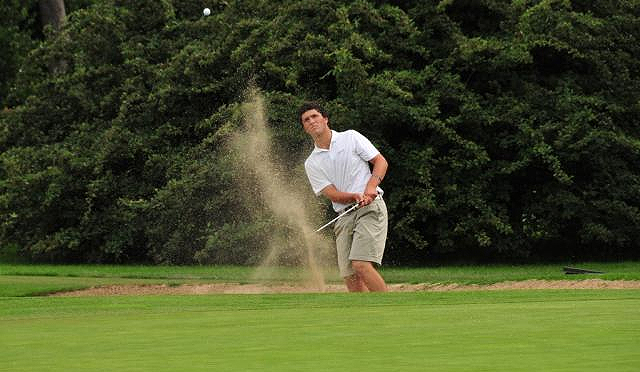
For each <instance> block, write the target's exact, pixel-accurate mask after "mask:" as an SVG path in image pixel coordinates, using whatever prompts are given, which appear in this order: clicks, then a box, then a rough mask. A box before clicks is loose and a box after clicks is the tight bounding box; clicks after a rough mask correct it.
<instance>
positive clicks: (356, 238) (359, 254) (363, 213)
mask: <svg viewBox="0 0 640 372" xmlns="http://www.w3.org/2000/svg"><path fill="white" fill-rule="evenodd" d="M387 226H388V222H387V205H386V204H385V202H384V200H382V198H380V199H375V200H374V201H373V202H371V204H369V205H367V206H366V207H362V208H359V209H356V210H355V211H353V212H351V213H349V214H347V215H346V216H344V217H342V218H340V219H339V220H338V221H336V224H335V225H334V227H333V232H334V233H335V234H336V249H337V251H338V268H339V269H340V275H341V276H342V277H343V278H344V277H347V276H351V275H353V274H354V273H355V272H354V271H353V268H352V267H351V261H354V260H356V261H369V262H373V263H376V264H378V265H380V264H382V255H383V254H384V246H385V243H386V241H387Z"/></svg>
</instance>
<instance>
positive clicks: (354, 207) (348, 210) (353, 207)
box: [316, 203, 360, 232]
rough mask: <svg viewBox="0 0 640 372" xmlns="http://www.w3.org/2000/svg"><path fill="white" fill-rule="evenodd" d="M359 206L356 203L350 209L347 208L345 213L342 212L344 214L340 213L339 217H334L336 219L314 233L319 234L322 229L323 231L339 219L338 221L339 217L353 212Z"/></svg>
mask: <svg viewBox="0 0 640 372" xmlns="http://www.w3.org/2000/svg"><path fill="white" fill-rule="evenodd" d="M359 205H360V204H359V203H356V204H354V205H352V206H351V208H349V209H347V210H346V211H344V212H342V213H340V215H339V216H338V217H336V218H334V219H332V220H331V221H329V222H327V223H326V224H324V225H323V226H322V227H321V228H319V229H318V230H316V232H320V231H322V229H324V228H325V227H327V226H329V225H331V224H332V223H334V222H336V221H337V220H339V219H340V217H342V216H344V215H345V214H347V213H349V212H351V211H352V210H354V209H356V208H358V206H359Z"/></svg>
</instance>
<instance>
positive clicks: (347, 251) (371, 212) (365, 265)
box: [298, 102, 388, 292]
mask: <svg viewBox="0 0 640 372" xmlns="http://www.w3.org/2000/svg"><path fill="white" fill-rule="evenodd" d="M298 117H299V119H300V123H301V124H302V126H303V128H304V131H305V132H306V133H307V134H308V135H309V136H311V138H312V139H313V142H314V145H315V148H314V149H313V152H311V155H309V157H308V158H307V160H306V161H305V163H304V165H305V170H306V173H307V177H308V178H309V182H310V183H311V188H312V189H313V191H314V192H315V194H316V195H320V194H322V195H324V196H326V197H327V198H329V199H330V200H331V202H332V204H333V209H334V210H335V211H336V212H337V213H338V214H341V213H342V212H344V211H346V210H348V209H349V208H350V207H351V204H353V203H358V208H357V209H355V210H353V211H352V212H349V213H347V214H345V215H344V216H342V217H341V218H339V219H338V220H337V221H336V222H335V225H334V227H333V231H334V233H335V235H336V249H337V253H338V267H339V269H340V275H341V276H342V277H343V278H344V281H345V284H346V286H347V289H348V290H349V291H350V292H366V291H386V290H387V285H386V283H385V282H384V279H383V278H382V276H381V275H380V273H379V272H378V271H377V270H376V267H374V264H376V265H380V264H381V263H382V255H383V253H384V247H385V242H386V239H387V207H386V205H385V202H384V200H383V199H382V193H383V191H382V189H381V188H380V187H378V185H379V184H380V182H382V179H383V178H384V176H385V174H386V173H387V166H388V164H387V161H386V159H385V158H384V157H383V156H382V154H380V152H379V151H378V150H376V148H375V147H374V146H373V145H372V144H371V142H370V141H369V140H368V139H367V138H365V137H364V136H363V135H362V134H360V133H358V132H356V131H355V130H347V131H344V132H336V131H334V130H331V129H329V117H328V115H327V113H326V111H325V110H324V109H323V108H322V107H321V106H320V105H319V104H317V103H314V102H308V103H305V104H303V105H302V106H301V107H300V109H299V111H298ZM369 163H371V164H372V165H373V170H371V169H370V168H369Z"/></svg>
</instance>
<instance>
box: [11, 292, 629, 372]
mask: <svg viewBox="0 0 640 372" xmlns="http://www.w3.org/2000/svg"><path fill="white" fill-rule="evenodd" d="M638 308H640V291H637V290H607V291H598V290H574V291H555V290H545V291H497V292H493V291H492V292H455V293H454V292H450V293H387V294H310V295H301V294H289V295H213V296H147V297H145V296H115V297H83V298H4V299H0V327H1V329H2V337H1V338H0V358H1V359H0V360H2V361H3V362H2V364H1V365H0V370H1V371H5V370H6V371H15V372H18V371H43V370H46V371H105V370H113V371H213V370H215V371H303V370H304V371H308V370H309V371H324V370H334V371H362V370H368V371H390V370H396V371H471V370H473V371H534V370H540V371H583V370H585V369H599V370H607V371H636V370H637V366H638V365H640V312H639V311H638Z"/></svg>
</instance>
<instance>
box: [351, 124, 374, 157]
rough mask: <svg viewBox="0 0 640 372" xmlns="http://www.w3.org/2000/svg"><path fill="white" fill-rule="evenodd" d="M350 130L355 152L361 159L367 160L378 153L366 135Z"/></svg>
mask: <svg viewBox="0 0 640 372" xmlns="http://www.w3.org/2000/svg"><path fill="white" fill-rule="evenodd" d="M351 132H353V133H352V137H353V140H354V142H355V148H356V153H357V154H358V156H359V157H360V158H362V160H364V161H369V160H371V159H373V158H375V157H376V155H378V154H379V153H380V151H378V149H376V148H375V146H373V144H372V143H371V141H369V139H368V138H367V137H365V136H363V135H362V134H360V133H359V132H358V131H355V130H351Z"/></svg>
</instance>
